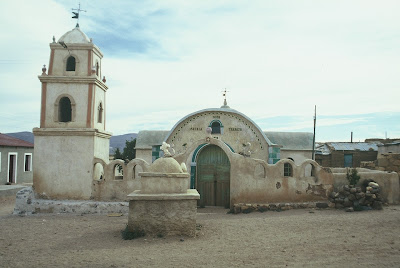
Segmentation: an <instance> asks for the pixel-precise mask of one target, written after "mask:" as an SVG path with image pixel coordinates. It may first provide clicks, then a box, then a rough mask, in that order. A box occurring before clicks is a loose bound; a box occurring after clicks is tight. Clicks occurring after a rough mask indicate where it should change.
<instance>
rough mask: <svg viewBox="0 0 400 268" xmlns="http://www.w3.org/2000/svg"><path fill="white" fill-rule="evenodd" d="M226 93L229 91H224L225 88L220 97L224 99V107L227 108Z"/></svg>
mask: <svg viewBox="0 0 400 268" xmlns="http://www.w3.org/2000/svg"><path fill="white" fill-rule="evenodd" d="M227 92H229V91H228V90H226V88H225V90H224V91H222V96H223V97H224V106H227V105H228V103H227V102H226V93H227Z"/></svg>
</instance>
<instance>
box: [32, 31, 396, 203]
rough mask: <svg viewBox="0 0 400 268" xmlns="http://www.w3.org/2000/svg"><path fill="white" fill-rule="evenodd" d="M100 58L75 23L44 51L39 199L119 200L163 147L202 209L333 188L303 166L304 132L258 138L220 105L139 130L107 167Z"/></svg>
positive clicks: (329, 179)
mask: <svg viewBox="0 0 400 268" xmlns="http://www.w3.org/2000/svg"><path fill="white" fill-rule="evenodd" d="M102 57H103V54H102V53H101V51H100V49H99V48H98V47H97V46H96V45H95V44H93V42H92V40H91V39H89V38H88V37H87V36H86V35H85V34H84V33H83V32H82V31H81V30H80V28H79V27H78V25H77V27H75V28H74V29H73V30H71V31H69V32H67V33H66V34H64V35H63V36H62V37H61V38H60V39H59V40H58V42H55V40H54V38H53V42H52V43H51V44H50V63H49V68H48V72H47V70H46V68H45V67H44V68H43V69H42V74H41V75H40V76H39V79H40V81H41V83H42V89H41V91H42V95H41V113H40V127H39V128H35V129H33V133H34V136H35V147H34V154H33V163H34V166H35V168H34V172H33V188H34V192H35V194H36V196H37V197H39V198H43V199H76V200H99V201H126V200H127V195H128V194H130V193H132V192H133V191H135V190H140V189H141V188H142V178H141V174H143V173H142V172H151V165H152V162H154V161H157V159H158V158H159V157H161V156H162V153H161V151H160V145H161V144H162V143H163V142H166V143H167V144H169V145H170V146H171V147H170V150H169V154H171V155H172V157H173V158H174V159H175V160H177V162H178V163H180V164H181V166H182V170H185V171H187V172H188V173H190V181H189V183H188V185H189V187H190V188H194V189H197V190H198V192H199V193H200V200H199V205H200V206H224V207H230V208H232V207H233V205H234V204H238V203H250V204H255V203H257V204H259V203H271V202H306V201H319V200H327V199H328V196H329V193H330V192H331V191H332V189H333V187H334V184H335V180H336V179H337V180H338V181H340V180H343V178H345V174H344V173H343V172H342V171H340V172H341V173H340V174H337V175H335V174H332V173H331V172H330V171H329V170H327V169H324V168H322V167H321V166H320V165H318V164H317V163H316V162H315V161H313V160H311V158H312V138H313V136H312V134H310V133H290V132H284V133H283V132H265V131H263V130H261V129H260V127H259V126H257V124H256V123H255V122H253V121H252V120H251V119H250V118H248V117H247V116H246V115H244V114H242V113H240V112H238V111H236V110H234V109H231V108H230V107H229V106H228V105H227V103H226V100H225V103H224V105H223V106H222V107H221V108H211V109H204V110H201V111H197V112H194V113H192V114H189V115H187V116H184V117H183V118H182V119H181V120H179V121H178V122H177V123H176V124H175V125H174V126H173V127H172V129H171V130H169V131H141V132H139V134H138V137H137V142H136V157H137V158H136V159H133V160H131V161H129V162H128V163H126V162H125V161H123V160H122V159H115V160H112V161H110V160H109V155H108V153H109V140H110V137H111V133H109V132H107V131H106V120H105V114H106V100H107V98H106V94H107V90H108V87H107V85H106V84H105V82H106V81H105V78H103V79H101V76H102V75H101V74H102V73H101V67H102V62H101V60H102ZM365 176H367V177H368V176H374V174H367V173H366V175H365ZM379 176H380V177H381V178H383V177H385V175H382V174H380V175H379ZM388 176H389V175H388ZM391 179H393V181H396V182H397V184H398V179H397V178H391ZM396 179H397V180H396ZM388 189H394V188H393V187H392V188H388ZM396 189H397V191H398V187H397V188H396ZM390 194H392V193H389V192H388V196H389V195H390Z"/></svg>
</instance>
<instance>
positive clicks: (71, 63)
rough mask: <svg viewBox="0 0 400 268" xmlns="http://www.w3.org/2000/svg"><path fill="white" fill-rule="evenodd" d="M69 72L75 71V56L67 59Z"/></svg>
mask: <svg viewBox="0 0 400 268" xmlns="http://www.w3.org/2000/svg"><path fill="white" fill-rule="evenodd" d="M67 71H75V58H74V57H73V56H69V58H68V59H67Z"/></svg>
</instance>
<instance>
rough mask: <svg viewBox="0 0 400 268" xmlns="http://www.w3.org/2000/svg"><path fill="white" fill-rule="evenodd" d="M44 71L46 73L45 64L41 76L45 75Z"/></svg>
mask: <svg viewBox="0 0 400 268" xmlns="http://www.w3.org/2000/svg"><path fill="white" fill-rule="evenodd" d="M46 71H47V69H46V64H44V65H43V68H42V75H46Z"/></svg>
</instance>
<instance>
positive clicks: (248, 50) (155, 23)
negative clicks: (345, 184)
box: [0, 0, 400, 140]
mask: <svg viewBox="0 0 400 268" xmlns="http://www.w3.org/2000/svg"><path fill="white" fill-rule="evenodd" d="M22 4H24V6H25V7H26V8H24V9H21V8H20V6H21V5H22ZM81 4H82V8H83V9H85V10H87V12H84V13H82V15H81V18H80V25H81V29H82V30H83V31H84V32H86V33H87V35H88V36H89V37H92V38H93V40H94V43H95V44H96V45H98V46H99V47H100V49H101V50H102V51H103V53H104V59H103V63H102V68H103V70H102V73H103V74H104V75H105V76H106V77H107V83H108V86H109V90H108V93H107V107H106V109H107V122H108V123H109V124H108V127H109V129H110V131H112V132H115V133H123V131H126V132H133V131H138V130H140V129H141V128H142V127H143V128H146V129H148V127H147V126H149V125H150V126H151V127H154V126H160V127H162V126H166V125H167V123H165V122H176V121H175V120H179V118H181V117H183V116H184V115H186V114H189V113H191V112H193V111H196V110H201V109H204V108H209V107H219V106H221V105H222V101H223V99H222V95H221V91H222V90H223V89H224V88H227V89H228V90H229V92H228V104H229V105H230V106H231V107H232V108H234V109H236V110H238V111H240V112H243V113H245V114H246V115H248V116H249V117H251V118H253V119H254V120H255V121H256V122H260V123H259V124H260V125H262V127H263V128H264V127H266V128H268V129H269V128H275V129H283V130H284V129H287V130H291V129H299V130H301V129H304V130H305V131H309V129H310V127H309V126H310V125H311V128H312V116H313V108H314V105H317V106H318V114H319V115H325V116H332V118H326V120H325V121H324V120H322V119H321V120H320V121H319V123H320V124H324V123H325V124H327V125H324V126H323V125H320V126H321V127H324V128H325V127H326V128H327V129H329V128H330V129H331V132H332V133H336V132H337V131H343V132H347V130H344V129H337V131H336V129H335V128H332V127H333V126H338V125H340V126H349V125H351V123H357V124H358V123H360V124H361V123H362V121H354V120H356V119H354V118H349V117H348V115H349V114H354V115H356V117H357V118H359V119H362V118H363V117H364V115H365V114H368V113H382V112H394V113H397V112H399V108H398V101H397V100H398V99H399V98H400V90H399V89H400V76H398V70H399V67H400V35H399V34H398V14H399V13H400V5H399V4H398V2H396V1H385V2H382V3H381V2H380V3H378V2H375V1H329V2H326V1H323V2H315V1H289V2H287V1H285V2H280V1H251V3H247V2H242V1H196V2H188V1H185V2H182V1H174V0H168V1H105V0H99V1H95V2H92V1H81ZM70 5H71V2H68V1H50V0H46V1H40V2H38V3H36V2H35V3H33V2H32V3H31V2H29V1H24V2H21V1H16V2H14V1H2V2H1V3H0V8H2V10H10V11H12V12H8V13H7V14H4V16H3V17H2V18H0V22H1V23H2V25H7V29H6V31H2V32H1V33H0V36H1V37H2V40H7V42H2V43H1V44H0V49H2V51H7V55H6V56H7V57H5V58H0V68H1V69H0V71H1V72H0V79H2V83H1V85H0V102H1V104H2V105H0V116H1V114H4V113H5V112H8V109H9V108H10V107H12V104H15V105H18V103H19V102H20V100H19V98H18V96H25V97H29V98H31V99H35V100H36V101H35V102H32V103H30V104H28V103H25V102H24V103H25V105H26V107H25V108H24V107H22V108H21V111H18V113H19V112H21V113H25V112H28V113H29V112H30V113H36V111H37V110H38V109H39V108H40V107H39V108H38V106H40V83H39V81H38V80H37V77H36V76H37V75H38V74H40V69H41V66H42V64H47V63H48V61H49V47H48V43H49V42H51V38H52V36H53V35H55V36H56V38H57V39H58V38H59V37H60V36H61V35H62V34H64V33H65V32H67V31H69V30H70V29H72V28H73V26H74V24H75V20H73V19H71V18H70V17H71V16H70V15H71V14H70V11H71V10H70V9H71V8H72V7H73V6H70ZM31 14H46V16H35V18H34V19H31V20H29V23H26V19H25V18H30V17H31V16H32V15H31ZM3 57H4V56H3ZM10 90H12V92H13V94H9V93H8V92H9V91H10ZM4 100H7V105H4V102H5V101H4ZM35 105H36V108H35V107H34V106H35ZM3 107H5V108H3ZM19 107H21V106H19ZM6 109H7V110H6ZM164 115H165V116H164ZM121 118H125V119H126V120H129V122H134V121H135V118H136V119H138V120H139V121H141V118H145V121H144V122H141V123H140V124H135V123H132V124H131V125H130V124H123V123H122V119H121ZM263 118H280V119H282V120H281V121H278V120H272V121H268V120H267V121H265V122H266V123H265V122H264V121H263ZM299 118H300V121H297V122H296V120H294V119H299ZM0 119H1V118H0ZM259 119H260V120H261V121H259ZM346 120H348V121H346ZM113 122H116V123H113ZM146 122H147V123H146ZM346 122H350V123H346ZM310 123H311V124H310ZM12 124H13V123H10V124H9V125H12ZM35 124H36V126H37V121H36V123H35ZM172 125H173V124H172ZM27 126H28V125H27ZM31 127H32V126H29V128H31ZM170 127H172V126H170ZM380 127H383V126H380ZM387 128H388V129H389V131H391V130H393V131H397V130H396V127H395V125H391V126H388V127H387ZM332 129H335V130H334V131H332ZM361 130H362V131H365V132H366V133H369V130H368V129H366V128H364V129H360V131H361ZM374 133H375V132H374ZM324 135H325V134H324ZM326 135H327V137H333V140H334V136H331V135H330V132H329V131H326ZM338 135H340V134H338Z"/></svg>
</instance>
